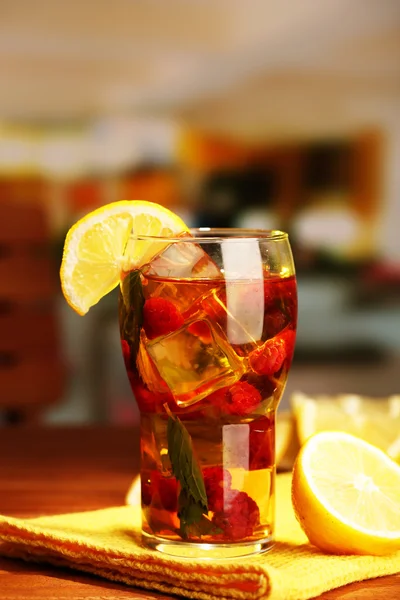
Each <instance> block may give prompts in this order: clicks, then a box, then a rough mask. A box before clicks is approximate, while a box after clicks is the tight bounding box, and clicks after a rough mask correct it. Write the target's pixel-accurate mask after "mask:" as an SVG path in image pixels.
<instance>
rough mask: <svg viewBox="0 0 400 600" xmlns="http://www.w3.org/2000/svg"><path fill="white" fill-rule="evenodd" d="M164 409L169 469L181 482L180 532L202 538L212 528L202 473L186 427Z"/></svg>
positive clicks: (167, 409)
mask: <svg viewBox="0 0 400 600" xmlns="http://www.w3.org/2000/svg"><path fill="white" fill-rule="evenodd" d="M166 411H167V413H168V424H167V441H168V454H169V458H170V461H171V466H172V471H173V473H174V475H175V477H176V478H177V480H178V481H179V483H180V484H181V492H180V494H179V498H178V517H179V520H180V534H181V536H182V537H183V538H184V539H187V538H188V537H189V536H192V535H195V536H196V537H201V535H206V534H207V533H210V530H211V528H212V524H211V522H210V521H209V520H208V519H207V518H206V515H207V513H208V502H207V493H206V488H205V485H204V479H203V474H202V472H201V468H200V465H199V463H198V461H197V459H196V456H195V453H194V450H193V444H192V438H191V437H190V435H189V432H188V430H187V429H186V427H185V426H184V425H183V423H182V421H181V420H180V419H179V417H177V416H175V415H173V414H172V413H171V411H170V410H169V408H168V406H166Z"/></svg>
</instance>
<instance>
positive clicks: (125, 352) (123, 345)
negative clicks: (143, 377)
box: [121, 340, 131, 369]
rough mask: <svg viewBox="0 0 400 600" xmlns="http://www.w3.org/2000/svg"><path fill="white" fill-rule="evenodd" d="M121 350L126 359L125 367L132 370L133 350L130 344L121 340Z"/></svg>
mask: <svg viewBox="0 0 400 600" xmlns="http://www.w3.org/2000/svg"><path fill="white" fill-rule="evenodd" d="M121 348H122V356H123V357H124V363H125V367H126V369H130V368H131V365H130V363H131V349H130V347H129V344H128V342H127V341H126V340H121Z"/></svg>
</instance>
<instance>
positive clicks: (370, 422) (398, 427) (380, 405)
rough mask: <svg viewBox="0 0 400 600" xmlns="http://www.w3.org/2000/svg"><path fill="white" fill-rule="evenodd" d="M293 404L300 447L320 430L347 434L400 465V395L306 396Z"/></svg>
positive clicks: (293, 399)
mask: <svg viewBox="0 0 400 600" xmlns="http://www.w3.org/2000/svg"><path fill="white" fill-rule="evenodd" d="M291 404H292V409H293V413H294V416H295V420H296V428H297V434H298V437H299V440H300V443H301V444H304V442H305V441H306V440H307V439H308V438H309V437H310V436H311V435H313V434H314V433H317V432H319V431H329V430H335V431H345V432H346V433H351V434H352V435H355V436H357V437H360V438H362V439H363V440H365V441H366V442H369V443H370V444H373V445H374V446H377V447H378V448H381V450H384V451H385V452H386V453H387V454H388V455H389V456H390V457H391V458H393V460H396V461H397V462H400V396H395V395H393V396H389V397H388V398H382V399H379V398H367V397H364V396H358V395H355V394H342V395H338V396H322V395H321V396H307V395H305V394H302V393H295V394H293V395H292V397H291Z"/></svg>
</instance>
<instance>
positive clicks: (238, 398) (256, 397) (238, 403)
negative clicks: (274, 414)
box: [224, 381, 261, 415]
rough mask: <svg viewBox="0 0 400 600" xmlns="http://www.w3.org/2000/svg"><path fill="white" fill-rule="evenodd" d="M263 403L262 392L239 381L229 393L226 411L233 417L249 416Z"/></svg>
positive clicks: (245, 382)
mask: <svg viewBox="0 0 400 600" xmlns="http://www.w3.org/2000/svg"><path fill="white" fill-rule="evenodd" d="M260 402H261V394H260V392H259V391H258V390H257V389H256V388H255V387H254V386H253V385H251V384H250V383H247V381H238V383H235V384H234V385H233V386H232V387H231V388H230V389H229V392H228V393H227V398H226V402H225V407H224V408H225V410H226V411H227V412H229V413H230V414H231V415H247V414H248V413H251V412H252V411H253V410H254V409H255V408H256V406H257V405H258V404H259V403H260Z"/></svg>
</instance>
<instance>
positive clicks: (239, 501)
mask: <svg viewBox="0 0 400 600" xmlns="http://www.w3.org/2000/svg"><path fill="white" fill-rule="evenodd" d="M212 522H213V523H214V525H215V526H216V527H217V528H218V529H221V530H222V534H221V537H222V539H224V540H227V541H228V540H229V541H237V540H241V539H243V538H246V537H250V536H251V535H253V532H254V528H255V527H257V525H259V524H260V510H259V508H258V506H257V503H256V502H255V501H254V500H253V499H252V498H250V496H249V495H248V494H246V493H245V492H239V491H237V490H231V491H230V494H229V495H228V497H227V498H226V501H225V506H224V510H223V511H220V512H216V513H215V514H214V516H213V518H212Z"/></svg>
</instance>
